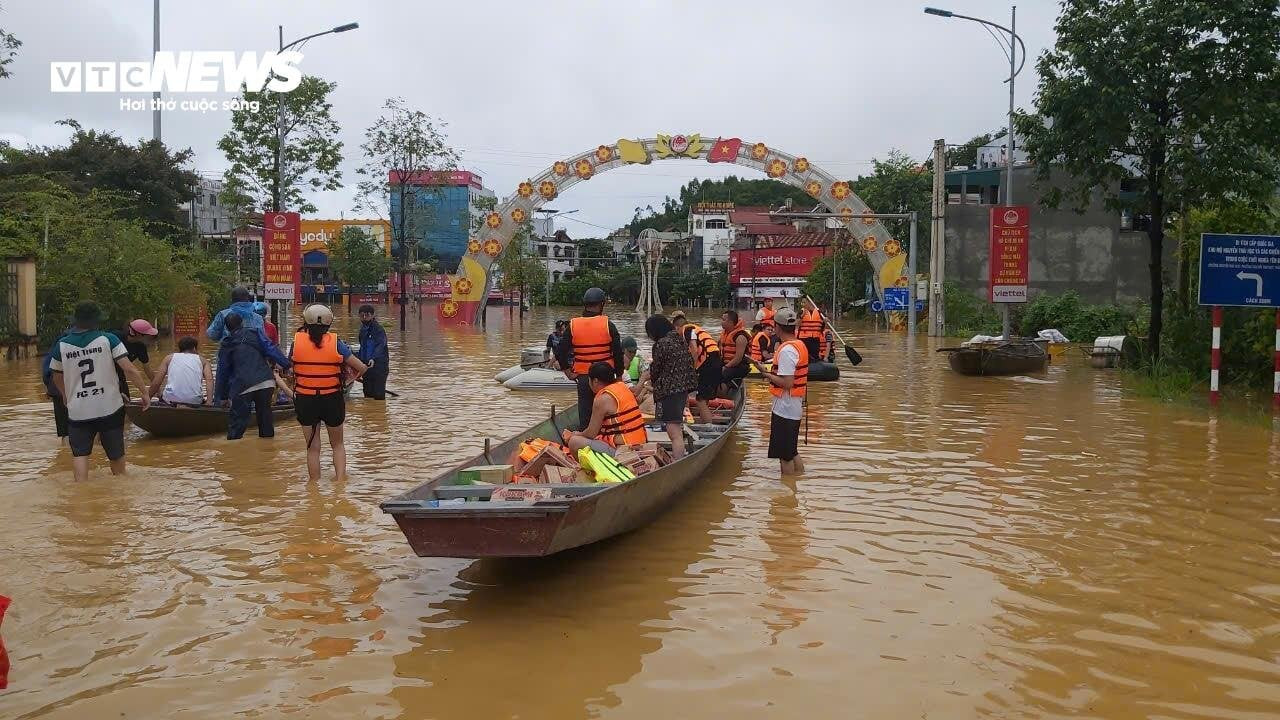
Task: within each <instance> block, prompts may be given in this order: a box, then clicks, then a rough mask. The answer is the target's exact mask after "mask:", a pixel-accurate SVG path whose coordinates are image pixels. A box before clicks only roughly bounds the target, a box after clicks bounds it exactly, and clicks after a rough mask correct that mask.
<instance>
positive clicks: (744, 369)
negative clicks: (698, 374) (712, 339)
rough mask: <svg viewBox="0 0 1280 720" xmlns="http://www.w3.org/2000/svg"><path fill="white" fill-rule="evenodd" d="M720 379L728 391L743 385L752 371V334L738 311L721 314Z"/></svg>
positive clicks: (726, 311) (727, 311)
mask: <svg viewBox="0 0 1280 720" xmlns="http://www.w3.org/2000/svg"><path fill="white" fill-rule="evenodd" d="M720 331H721V332H720V363H721V366H722V369H721V372H720V377H721V381H722V382H723V383H724V385H725V389H726V390H727V391H731V390H734V389H737V388H738V387H739V386H740V385H742V379H743V378H745V377H746V376H747V373H748V372H750V371H751V365H749V364H748V363H747V348H748V346H749V345H750V342H751V333H748V332H747V329H746V327H745V326H744V325H743V322H742V318H740V317H738V312H737V311H736V310H725V311H724V312H723V313H721V314H720Z"/></svg>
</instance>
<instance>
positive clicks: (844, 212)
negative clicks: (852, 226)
mask: <svg viewBox="0 0 1280 720" xmlns="http://www.w3.org/2000/svg"><path fill="white" fill-rule="evenodd" d="M840 217H842V218H844V223H845V224H846V225H848V224H849V223H850V222H852V221H853V208H851V207H849V206H848V205H842V206H841V207H840Z"/></svg>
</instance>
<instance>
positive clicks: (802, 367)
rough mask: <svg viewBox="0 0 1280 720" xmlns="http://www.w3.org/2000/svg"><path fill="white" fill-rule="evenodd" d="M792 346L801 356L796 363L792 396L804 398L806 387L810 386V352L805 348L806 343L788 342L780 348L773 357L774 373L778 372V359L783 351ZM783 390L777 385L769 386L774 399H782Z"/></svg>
mask: <svg viewBox="0 0 1280 720" xmlns="http://www.w3.org/2000/svg"><path fill="white" fill-rule="evenodd" d="M788 345H790V346H791V347H793V348H795V349H796V352H797V353H799V354H800V359H799V360H797V361H796V374H795V376H794V377H795V382H793V383H792V384H791V390H790V394H791V395H794V396H796V397H803V396H804V391H805V386H806V385H808V384H809V351H808V350H807V349H806V348H805V346H804V343H802V342H800V341H799V340H788V341H786V342H784V343H782V344H781V345H779V346H778V352H777V353H776V354H774V356H773V371H774V373H775V374H776V373H777V372H778V358H779V357H781V356H782V349H783V348H785V347H787V346H788ZM782 392H783V390H782V388H780V387H778V386H777V385H770V386H769V394H771V395H773V396H774V397H782Z"/></svg>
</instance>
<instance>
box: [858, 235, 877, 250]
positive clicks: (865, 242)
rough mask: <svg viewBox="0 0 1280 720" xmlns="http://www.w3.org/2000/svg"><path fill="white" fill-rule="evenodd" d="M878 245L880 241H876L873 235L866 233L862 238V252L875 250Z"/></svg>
mask: <svg viewBox="0 0 1280 720" xmlns="http://www.w3.org/2000/svg"><path fill="white" fill-rule="evenodd" d="M877 247H880V243H879V242H877V241H876V238H875V236H874V235H868V236H866V237H864V238H862V249H863V251H864V252H875V251H876V248H877Z"/></svg>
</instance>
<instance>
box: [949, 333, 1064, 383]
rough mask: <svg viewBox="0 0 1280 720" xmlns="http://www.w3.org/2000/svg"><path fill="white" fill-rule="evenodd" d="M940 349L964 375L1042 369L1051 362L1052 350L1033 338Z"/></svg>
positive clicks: (1005, 373)
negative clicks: (1050, 351)
mask: <svg viewBox="0 0 1280 720" xmlns="http://www.w3.org/2000/svg"><path fill="white" fill-rule="evenodd" d="M938 352H946V353H948V357H947V361H948V362H949V363H950V364H951V369H952V370H955V371H956V372H958V373H960V374H961V375H1021V374H1023V373H1032V372H1043V371H1044V369H1045V368H1046V367H1047V366H1048V365H1049V353H1048V352H1046V351H1045V349H1044V346H1043V345H1042V344H1041V343H1038V342H1035V341H1032V340H1013V341H1010V342H998V343H989V344H974V345H970V346H968V347H959V348H940V349H939V350H938Z"/></svg>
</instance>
